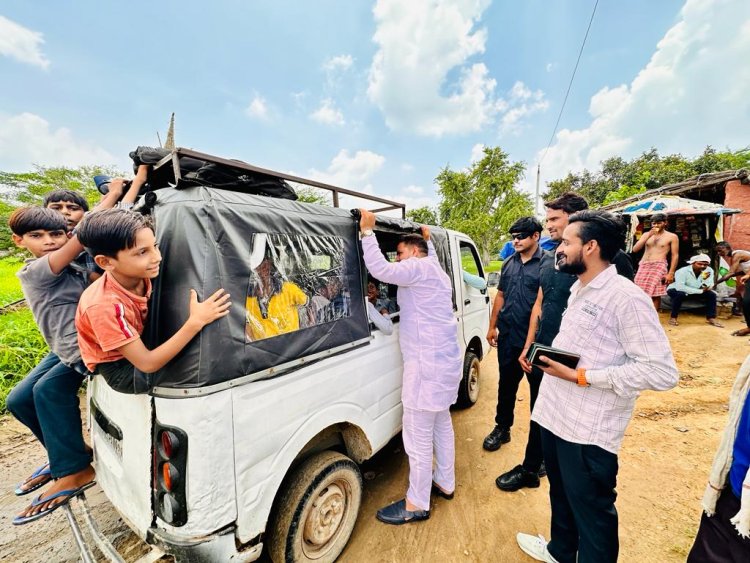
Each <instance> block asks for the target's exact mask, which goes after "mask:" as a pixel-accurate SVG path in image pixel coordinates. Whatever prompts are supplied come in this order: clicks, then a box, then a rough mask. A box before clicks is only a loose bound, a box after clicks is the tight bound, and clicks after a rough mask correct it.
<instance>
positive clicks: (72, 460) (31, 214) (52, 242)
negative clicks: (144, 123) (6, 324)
mask: <svg viewBox="0 0 750 563" xmlns="http://www.w3.org/2000/svg"><path fill="white" fill-rule="evenodd" d="M123 185H124V181H123V180H122V179H118V180H115V181H113V182H112V188H111V190H110V193H109V194H107V195H106V196H105V197H104V198H103V199H102V201H101V202H100V204H99V206H100V207H102V208H107V207H112V206H113V205H114V204H115V202H116V201H117V199H119V197H120V196H121V195H122V189H123ZM8 224H9V226H10V229H11V231H12V232H13V241H14V242H15V243H16V245H17V246H19V247H22V248H25V249H27V250H28V251H30V252H31V253H32V254H33V255H34V258H33V259H31V260H28V261H27V262H26V264H25V265H24V266H23V268H21V270H20V271H19V272H18V274H17V275H18V278H19V279H20V281H21V287H22V289H23V293H24V296H25V297H26V302H27V303H28V305H29V308H30V309H31V312H32V314H33V315H34V320H35V321H36V324H37V326H38V327H39V330H40V332H41V333H42V336H44V339H45V341H46V342H47V345H48V346H49V349H50V351H49V353H48V354H47V356H45V358H44V359H43V360H42V361H41V362H40V363H39V365H38V366H36V367H35V368H34V369H33V370H32V371H31V372H30V373H29V374H28V375H27V376H26V377H25V378H24V379H23V380H22V381H21V382H20V383H19V384H18V385H16V387H15V388H14V389H13V390H12V391H11V392H10V394H9V395H8V398H7V403H6V404H7V407H8V410H9V411H10V412H11V413H12V414H13V415H14V416H15V417H16V418H17V419H18V420H19V421H21V422H22V423H23V424H24V425H26V426H27V427H28V428H29V429H30V430H31V432H32V433H33V434H34V436H36V438H37V439H38V440H39V442H41V444H42V445H43V446H44V447H45V448H46V450H47V456H48V459H49V463H46V464H44V465H42V466H41V467H39V468H38V469H37V470H36V471H34V473H33V474H32V475H31V476H30V477H28V478H27V479H26V480H25V481H24V482H23V483H21V484H19V485H18V487H17V488H16V490H15V494H16V495H18V496H21V495H25V494H28V493H30V492H32V491H35V490H37V489H39V488H41V487H43V486H44V485H46V484H47V483H49V482H50V481H52V480H53V479H54V480H55V482H54V483H53V484H52V486H51V487H50V488H49V489H47V490H46V491H45V492H44V493H43V494H40V495H38V496H37V497H36V498H35V499H34V500H33V501H32V503H31V504H30V505H29V506H27V507H26V509H25V510H24V511H23V512H21V513H20V514H19V515H18V516H17V517H16V518H14V520H13V524H26V523H28V522H31V521H33V520H37V519H39V518H41V517H43V516H45V515H47V514H49V513H50V512H52V511H53V510H55V509H56V508H57V507H59V506H60V505H62V504H64V503H65V502H67V501H68V500H69V499H70V498H72V496H74V495H75V494H77V493H78V492H80V491H81V490H82V489H84V488H86V487H88V486H91V484H92V483H93V479H94V469H93V468H92V467H91V453H90V451H89V450H88V449H87V448H86V446H85V444H84V441H83V434H82V430H81V412H80V408H79V403H78V388H79V387H80V385H81V382H82V381H83V380H84V378H85V377H86V374H87V370H86V368H85V366H84V365H83V362H82V361H81V354H80V351H79V349H78V341H77V338H76V332H75V329H74V328H73V320H74V318H75V310H76V305H77V303H78V299H79V297H80V296H81V293H83V291H84V289H85V287H86V284H87V283H88V280H87V278H86V276H84V275H82V274H81V272H80V271H78V270H76V269H74V268H71V267H70V265H71V263H72V262H73V261H74V260H75V259H76V257H77V256H78V255H79V254H80V253H81V252H82V251H83V246H81V243H80V242H79V241H78V238H77V237H76V236H75V235H73V236H71V237H70V238H68V233H67V226H68V224H69V222H68V219H67V218H66V217H65V216H64V215H63V214H61V213H60V212H58V211H55V210H53V209H49V208H44V207H25V208H21V209H17V210H16V211H14V212H13V214H12V215H11V216H10V219H9V221H8Z"/></svg>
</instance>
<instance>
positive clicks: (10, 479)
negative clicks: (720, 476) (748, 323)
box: [0, 313, 750, 563]
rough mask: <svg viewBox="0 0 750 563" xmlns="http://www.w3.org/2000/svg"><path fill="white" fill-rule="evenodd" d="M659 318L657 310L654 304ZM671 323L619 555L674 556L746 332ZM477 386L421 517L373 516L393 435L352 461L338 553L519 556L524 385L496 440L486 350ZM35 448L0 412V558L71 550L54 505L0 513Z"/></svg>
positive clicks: (528, 504)
mask: <svg viewBox="0 0 750 563" xmlns="http://www.w3.org/2000/svg"><path fill="white" fill-rule="evenodd" d="M662 321H663V322H664V324H665V325H666V316H665V315H663V314H662ZM680 321H681V326H679V327H677V328H674V327H666V328H667V333H668V334H669V337H670V339H671V342H672V346H673V349H674V354H675V358H676V359H677V364H678V366H679V369H680V375H681V378H680V385H679V387H677V388H676V389H674V390H673V391H669V392H665V393H654V392H647V393H644V394H643V395H642V396H641V398H640V399H639V400H638V403H637V406H636V410H635V414H634V417H633V421H632V423H631V424H630V426H629V428H628V431H627V433H626V438H625V442H624V445H623V449H622V451H621V453H620V473H619V479H618V491H619V498H618V501H617V507H618V510H619V513H620V539H621V551H620V554H621V557H620V560H621V561H628V562H629V561H632V562H639V563H640V562H649V561H653V562H658V563H664V562H671V561H684V560H685V556H686V554H687V552H688V550H689V549H690V545H691V543H692V539H693V537H694V535H695V531H696V528H697V523H698V520H699V516H700V498H701V495H702V492H703V487H704V484H705V482H706V477H707V474H708V470H709V467H710V465H711V461H712V458H713V454H714V451H715V449H716V447H717V444H718V441H719V436H720V432H721V430H722V429H723V426H724V423H725V419H726V413H727V397H728V394H729V389H730V386H731V383H732V380H733V379H734V376H735V374H736V372H737V368H738V367H739V365H740V364H741V362H742V361H743V360H744V358H745V356H746V355H747V354H748V353H750V345H748V338H736V337H732V336H730V332H731V331H732V330H735V329H737V328H741V327H742V326H744V325H743V324H741V322H740V321H739V320H737V319H736V318H735V319H731V320H728V321H724V322H725V324H726V325H727V326H726V328H725V329H717V328H713V327H709V326H707V325H706V324H705V323H704V320H703V319H701V318H700V317H698V316H696V315H692V314H689V313H688V314H684V315H683V316H682V317H681V319H680ZM481 377H482V379H481V383H482V393H481V395H480V400H479V402H478V403H477V405H475V406H474V408H472V409H469V410H466V411H458V412H456V413H454V424H455V429H456V450H457V481H458V487H457V494H456V498H455V499H454V500H452V501H446V500H442V499H437V500H436V501H435V504H434V506H433V510H432V516H431V518H430V520H428V521H427V522H423V523H420V524H416V525H409V526H400V527H392V526H386V525H383V524H380V523H379V522H377V521H376V520H375V518H374V513H375V511H376V510H377V509H378V508H379V507H381V506H382V505H384V504H386V503H389V502H391V501H393V500H396V499H398V498H401V497H402V496H403V493H404V489H405V485H406V475H407V464H406V459H405V457H404V454H403V452H402V448H401V442H400V439H399V438H396V439H394V440H393V441H392V442H391V443H390V444H389V445H388V446H387V447H386V448H385V449H384V450H383V451H382V452H380V453H379V454H378V455H377V456H375V458H374V459H372V460H370V461H369V462H367V463H366V464H365V466H364V467H363V472H364V474H365V493H364V497H363V505H362V509H361V512H360V515H359V520H358V522H357V526H356V528H355V530H354V533H353V535H352V538H351V540H350V542H349V545H348V546H347V549H346V550H345V551H344V553H343V555H342V557H341V559H340V560H342V561H354V562H363V561H383V562H390V561H393V562H400V561H409V562H413V561H441V562H442V561H449V562H450V561H466V562H473V561H476V562H515V561H521V562H523V561H531V560H530V559H528V558H527V557H525V556H524V555H523V554H522V553H521V552H520V551H519V550H518V548H517V547H516V543H515V534H516V532H517V531H521V530H522V531H526V532H531V533H542V534H544V535H545V536H547V535H548V532H549V505H548V499H547V483H546V480H543V484H542V486H541V487H540V488H539V489H533V490H529V489H527V490H522V491H519V492H516V493H503V492H501V491H499V490H498V489H497V488H496V487H495V484H494V480H495V477H496V476H497V475H498V474H499V473H501V472H503V471H505V470H507V469H510V468H512V467H513V466H514V465H516V464H517V463H520V461H521V458H522V456H523V451H524V447H525V443H526V441H525V436H526V432H527V431H528V387H526V386H525V385H523V386H522V391H521V393H520V396H519V399H518V405H517V409H516V413H517V416H516V424H515V426H514V428H513V441H512V442H511V443H510V444H507V445H505V446H503V447H502V448H501V449H500V450H499V451H497V452H493V453H489V452H485V451H484V450H482V439H483V438H484V436H485V434H486V433H487V432H488V431H489V430H490V429H491V427H492V420H493V416H494V408H495V398H496V389H497V357H496V355H495V353H494V352H492V353H491V354H490V355H489V356H488V357H487V358H485V360H484V361H483V362H482V376H481ZM43 459H44V454H43V451H42V449H41V448H40V447H39V446H38V445H37V444H36V443H35V442H34V441H33V439H32V437H31V436H30V435H29V434H28V433H27V432H26V431H25V430H24V428H23V427H22V426H21V425H19V424H18V423H16V422H15V421H14V420H11V419H9V418H8V417H5V418H4V419H2V420H0V491H2V492H0V561H9V562H15V561H29V562H36V561H45V562H46V561H55V562H57V561H75V560H76V552H75V548H74V545H73V543H72V539H71V537H70V532H69V530H68V528H67V525H66V520H65V517H64V515H63V513H62V511H58V512H57V513H55V514H53V515H50V516H49V517H47V518H44V519H43V520H41V521H40V522H38V523H34V524H30V525H28V526H22V527H14V526H12V525H11V520H12V517H13V514H14V513H15V512H17V511H18V510H20V509H21V508H22V507H23V503H24V499H19V498H16V497H15V496H13V493H12V489H13V487H14V485H15V484H16V483H17V482H19V481H20V480H21V479H22V478H23V477H25V476H26V475H27V474H28V473H29V472H30V471H31V470H32V469H33V468H34V467H35V466H36V465H38V464H39V463H40V462H41V461H42V460H43ZM89 498H90V502H91V504H92V505H93V511H94V513H95V515H96V518H97V520H98V521H99V522H100V524H101V525H102V528H103V529H104V531H105V532H106V533H107V534H108V535H109V536H110V537H113V536H116V537H117V543H118V545H119V546H120V548H121V550H122V551H123V553H125V556H126V559H127V560H128V561H135V560H137V559H138V558H139V557H140V556H141V555H142V554H143V553H144V551H143V546H142V545H141V544H139V542H138V541H136V540H135V539H134V538H133V536H132V534H130V533H129V532H128V531H127V529H126V527H125V526H124V524H123V523H122V522H121V521H120V520H119V518H118V517H117V514H116V513H115V512H114V510H113V509H112V508H111V507H110V506H109V505H108V503H107V500H106V498H105V497H104V495H103V493H101V491H99V490H98V489H94V493H92V494H90V495H89Z"/></svg>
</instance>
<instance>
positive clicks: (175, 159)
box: [152, 147, 406, 219]
mask: <svg viewBox="0 0 750 563" xmlns="http://www.w3.org/2000/svg"><path fill="white" fill-rule="evenodd" d="M183 158H187V159H194V160H199V161H203V162H206V163H211V164H216V165H220V166H227V167H230V168H234V169H240V170H245V171H248V172H254V173H256V174H263V175H266V176H270V177H273V178H279V179H282V180H288V181H290V182H295V183H297V184H303V185H305V186H310V187H313V188H319V189H323V190H328V191H330V192H331V195H332V199H333V207H340V206H339V198H340V196H341V195H347V196H352V197H356V198H360V199H364V200H367V201H371V202H376V203H382V204H385V207H379V208H377V209H371V211H372V212H374V213H380V212H383V211H392V210H398V209H400V210H401V218H402V219H403V218H406V204H404V203H399V202H397V201H392V200H390V199H385V198H382V197H378V196H374V195H370V194H366V193H362V192H356V191H354V190H347V189H345V188H340V187H338V186H334V185H331V184H326V183H324V182H318V181H317V180H310V179H307V178H302V177H300V176H294V175H292V174H286V173H284V172H278V171H276V170H269V169H267V168H261V167H259V166H253V165H252V164H248V163H247V162H243V161H241V160H234V159H228V158H221V157H219V156H213V155H210V154H206V153H202V152H198V151H194V150H192V149H186V148H182V147H177V148H175V149H174V150H173V151H172V152H171V153H170V154H168V155H167V156H165V157H164V158H162V159H161V160H160V161H159V162H157V163H156V164H155V165H153V168H152V174H153V175H154V176H156V177H160V178H162V180H166V181H171V182H174V183H175V184H176V183H179V182H180V180H181V179H182V178H183V174H184V169H183V167H182V166H181V162H180V161H181V159H183ZM170 165H171V166H170ZM230 189H231V188H230Z"/></svg>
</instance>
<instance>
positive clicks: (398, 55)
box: [368, 0, 500, 137]
mask: <svg viewBox="0 0 750 563" xmlns="http://www.w3.org/2000/svg"><path fill="white" fill-rule="evenodd" d="M489 3H490V2H489V0H459V1H448V0H411V1H410V2H402V1H400V0H378V2H377V3H376V5H375V8H374V9H373V13H374V17H375V23H376V27H377V28H376V31H375V35H374V37H373V40H374V41H375V43H376V44H377V45H378V51H377V53H376V54H375V56H374V58H373V62H372V65H371V67H370V76H369V87H368V96H369V98H370V100H371V101H372V102H373V103H374V104H375V105H376V106H377V107H378V108H379V109H380V110H381V111H382V112H383V114H384V116H385V120H386V124H387V125H388V127H390V128H391V129H394V130H405V131H413V132H416V133H418V134H421V135H429V136H434V137H440V136H443V135H446V134H461V133H468V132H472V131H477V130H479V129H480V128H481V127H482V126H484V125H485V124H487V123H489V122H490V121H491V120H492V119H493V117H494V116H495V114H496V113H497V111H498V110H499V109H500V108H499V107H498V105H497V100H496V99H495V96H494V91H495V80H494V79H492V78H491V77H490V76H489V71H488V70H487V67H486V66H485V65H484V64H483V63H471V62H470V59H471V58H472V57H474V56H476V55H479V54H481V53H483V52H484V50H485V42H486V39H487V31H486V30H485V29H478V30H475V29H474V27H475V25H476V24H477V22H478V21H479V18H480V17H481V15H482V12H483V11H484V10H485V9H486V8H487V6H489ZM456 71H457V74H458V78H457V79H456V81H455V82H454V83H448V82H447V78H448V75H449V73H451V74H452V73H453V72H456Z"/></svg>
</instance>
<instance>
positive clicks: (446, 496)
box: [432, 481, 455, 500]
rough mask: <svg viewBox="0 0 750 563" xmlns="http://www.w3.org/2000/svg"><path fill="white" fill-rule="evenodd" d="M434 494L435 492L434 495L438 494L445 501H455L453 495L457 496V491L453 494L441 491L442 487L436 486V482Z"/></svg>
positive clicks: (433, 485) (433, 486)
mask: <svg viewBox="0 0 750 563" xmlns="http://www.w3.org/2000/svg"><path fill="white" fill-rule="evenodd" d="M432 492H433V494H436V495H437V496H439V497H442V498H444V499H445V500H452V499H453V495H454V494H455V491H454V492H452V493H446V492H445V491H444V490H443V489H441V488H440V487H438V486H437V485H436V484H435V482H434V481H433V483H432Z"/></svg>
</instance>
